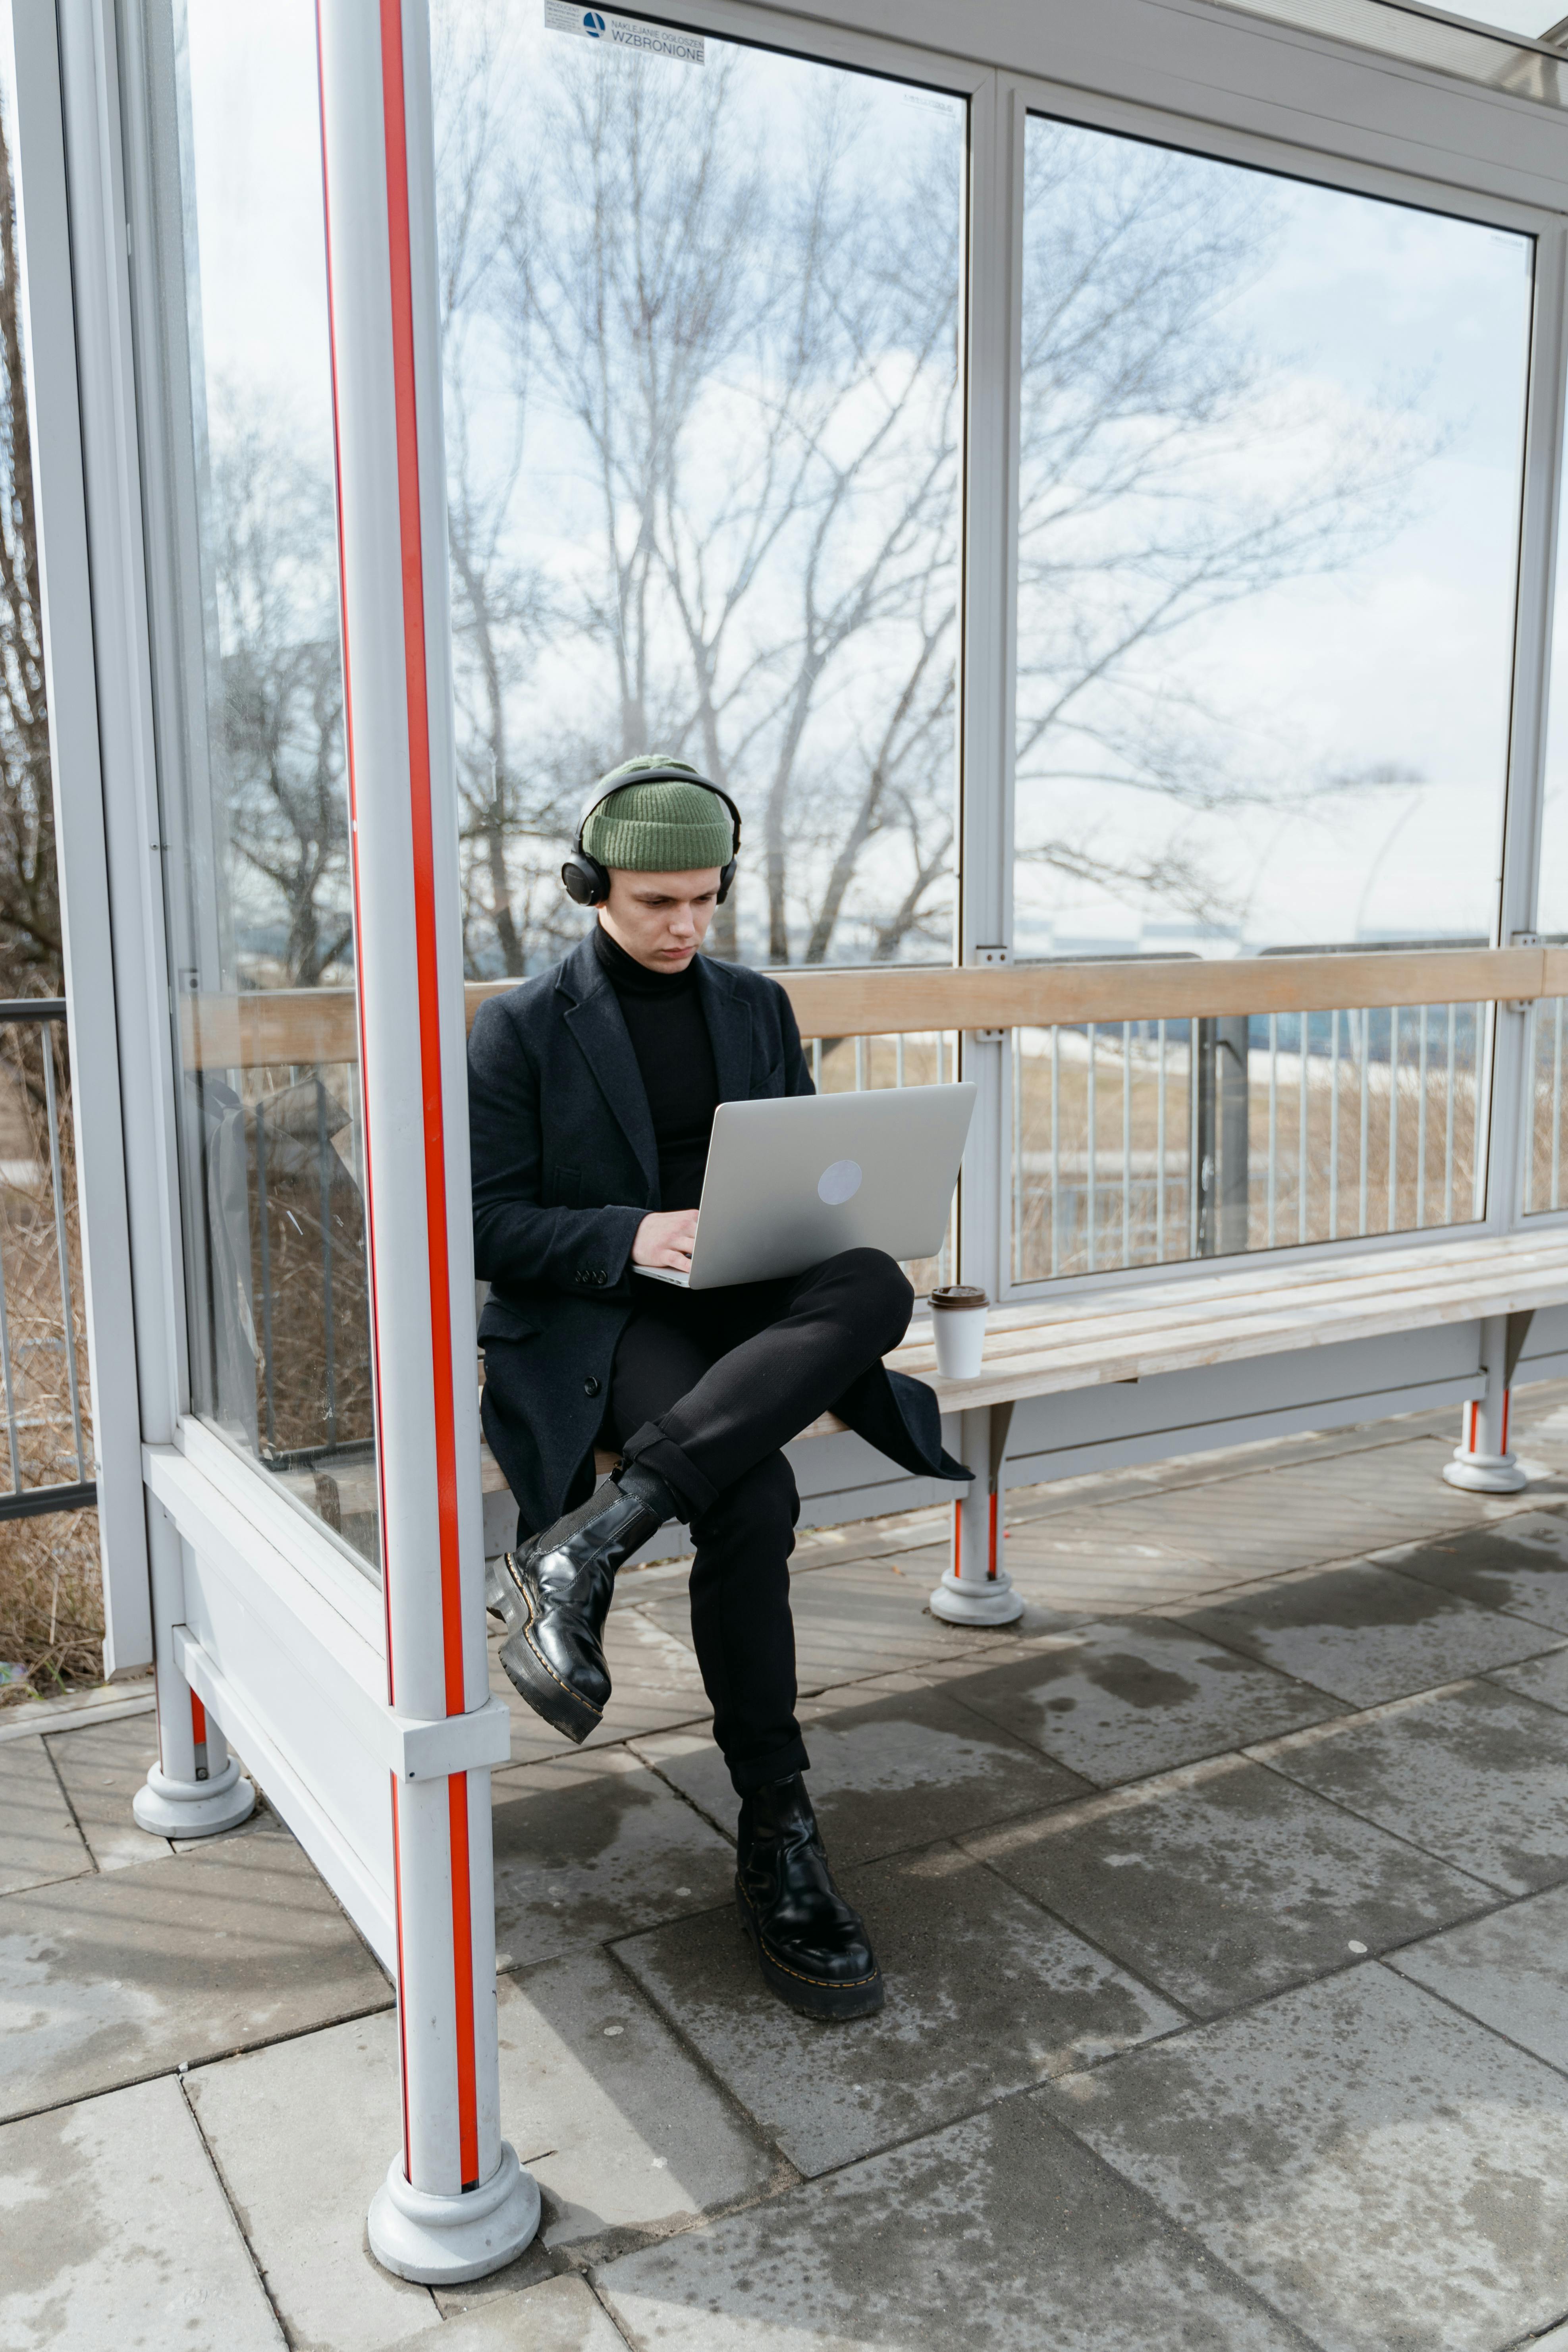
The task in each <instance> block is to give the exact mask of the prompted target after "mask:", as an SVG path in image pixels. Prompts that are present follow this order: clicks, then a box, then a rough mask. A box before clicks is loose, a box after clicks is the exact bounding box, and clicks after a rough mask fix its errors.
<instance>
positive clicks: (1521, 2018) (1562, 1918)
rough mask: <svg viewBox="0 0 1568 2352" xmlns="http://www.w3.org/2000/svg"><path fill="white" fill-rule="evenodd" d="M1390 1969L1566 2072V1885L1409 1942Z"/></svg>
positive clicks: (1567, 1925) (1567, 1982) (1567, 1953)
mask: <svg viewBox="0 0 1568 2352" xmlns="http://www.w3.org/2000/svg"><path fill="white" fill-rule="evenodd" d="M1390 1965H1391V1966H1392V1967H1394V1968H1396V1969H1398V1970H1399V1971H1400V1973H1401V1975H1402V1976H1407V1977H1410V1978H1413V1979H1415V1982H1416V1983H1417V1984H1423V1985H1426V1987H1428V1989H1429V1990H1431V1991H1433V1992H1436V1993H1441V1994H1442V1996H1443V1998H1444V2000H1450V2001H1452V2002H1453V2004H1454V2006H1455V2008H1456V2009H1463V2010H1468V2012H1469V2014H1470V2015H1471V2016H1472V2017H1475V2018H1479V2020H1480V2022H1481V2023H1482V2024H1483V2025H1489V2026H1491V2027H1493V2028H1494V2029H1495V2030H1496V2032H1499V2033H1505V2034H1507V2036H1508V2038H1509V2040H1510V2042H1522V2043H1523V2045H1524V2047H1525V2049H1527V2050H1533V2051H1534V2053H1535V2054H1536V2056H1537V2057H1538V2058H1544V2059H1546V2060H1547V2061H1548V2062H1549V2063H1551V2064H1552V2065H1553V2066H1560V2067H1562V2068H1563V2070H1564V2071H1565V2072H1568V1888H1565V1887H1555V1888H1553V1889H1552V1891H1551V1892H1550V1893H1549V1894H1546V1895H1530V1896H1529V1897H1528V1898H1527V1899H1526V1900H1525V1901H1524V1902H1522V1903H1510V1905H1509V1906H1508V1907H1507V1909H1506V1910H1502V1911H1494V1912H1493V1913H1492V1915H1491V1916H1490V1917H1489V1918H1488V1919H1472V1920H1470V1921H1469V1922H1468V1924H1467V1925H1466V1926H1464V1927H1449V1928H1447V1930H1446V1931H1445V1932H1444V1933H1443V1934H1442V1935H1440V1936H1431V1937H1427V1938H1426V1941H1425V1942H1424V1943H1420V1944H1410V1945H1407V1946H1406V1947H1405V1950H1404V1951H1402V1952H1396V1953H1394V1954H1392V1955H1391V1956H1390Z"/></svg>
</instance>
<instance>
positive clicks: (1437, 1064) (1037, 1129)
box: [1012, 1003, 1489, 1283]
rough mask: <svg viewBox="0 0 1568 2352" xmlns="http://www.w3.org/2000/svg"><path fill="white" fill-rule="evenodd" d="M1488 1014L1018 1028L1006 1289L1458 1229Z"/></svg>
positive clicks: (1472, 1202)
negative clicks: (1133, 1268) (1144, 1267)
mask: <svg viewBox="0 0 1568 2352" xmlns="http://www.w3.org/2000/svg"><path fill="white" fill-rule="evenodd" d="M1488 1034H1489V1019H1488V1007H1487V1006H1486V1005H1485V1004H1484V1003H1452V1004H1447V1005H1415V1006H1399V1005H1391V1006H1381V1007H1380V1006H1370V1007H1361V1008H1354V1007H1345V1006H1340V1007H1335V1008H1331V1009H1330V1010H1328V1011H1326V1012H1321V1013H1310V1012H1300V1013H1264V1014H1247V1013H1226V1014H1220V1015H1213V1016H1210V1017H1208V1018H1206V1019H1205V1018H1200V1019H1196V1020H1188V1021H1172V1020H1152V1021H1121V1022H1115V1023H1102V1022H1094V1021H1089V1022H1086V1023H1083V1024H1072V1025H1058V1026H1053V1027H1051V1028H1049V1029H1045V1030H1041V1029H1020V1030H1018V1031H1016V1032H1015V1034H1014V1039H1013V1071H1012V1078H1013V1122H1012V1124H1013V1199H1014V1213H1013V1278H1014V1280H1015V1281H1016V1282H1020V1283H1022V1282H1035V1281H1041V1280H1050V1279H1053V1278H1059V1277H1061V1276H1068V1275H1077V1274H1085V1273H1089V1274H1092V1273H1097V1272H1110V1271H1115V1270H1120V1269H1121V1268H1123V1267H1128V1266H1134V1265H1172V1264H1174V1263H1177V1262H1179V1261H1182V1260H1189V1259H1194V1258H1206V1257H1222V1256H1231V1255H1237V1254H1238V1253H1241V1252H1244V1251H1247V1250H1258V1249H1276V1248H1281V1247H1285V1246H1288V1245H1289V1244H1293V1243H1294V1244H1301V1243H1307V1242H1321V1241H1337V1240H1345V1239H1351V1238H1355V1237H1360V1236H1364V1235H1368V1234H1391V1233H1402V1232H1410V1231H1418V1230H1425V1229H1428V1228H1440V1227H1443V1226H1447V1225H1455V1224H1463V1223H1468V1222H1470V1221H1471V1220H1473V1219H1475V1218H1477V1217H1479V1215H1480V1214H1481V1213H1482V1209H1483V1203H1482V1201H1481V1198H1480V1186H1481V1181H1482V1173H1483V1171H1482V1169H1481V1166H1480V1162H1479V1155H1478V1153H1477V1150H1476V1138H1477V1135H1478V1133H1479V1131H1480V1125H1481V1118H1482V1107H1481V1094H1482V1088H1483V1082H1484V1072H1485V1069H1486V1066H1487V1039H1488Z"/></svg>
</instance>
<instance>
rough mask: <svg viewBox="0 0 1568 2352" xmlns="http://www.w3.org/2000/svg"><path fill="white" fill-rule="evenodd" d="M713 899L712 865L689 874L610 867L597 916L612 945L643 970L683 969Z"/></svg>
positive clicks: (714, 878)
mask: <svg viewBox="0 0 1568 2352" xmlns="http://www.w3.org/2000/svg"><path fill="white" fill-rule="evenodd" d="M718 903H719V868H718V867H717V866H702V867H700V868H699V870H698V871H697V872H696V873H693V874H630V873H628V872H626V869H625V867H623V866H612V867H611V869H610V895H609V897H608V898H606V899H605V903H604V905H603V906H602V907H601V908H600V909H599V920H600V922H601V923H603V925H604V926H605V929H606V930H607V931H608V933H609V935H610V937H611V938H612V939H613V940H615V942H616V946H617V947H622V948H625V950H626V953H627V955H629V956H631V957H633V958H635V960H636V961H637V962H638V963H640V964H646V965H647V969H648V971H671V972H674V971H685V970H686V967H687V965H688V964H689V962H690V961H691V959H692V957H693V956H694V955H695V954H696V953H697V950H698V949H699V948H700V946H701V945H702V941H703V940H704V938H705V937H706V935H707V931H708V926H709V924H710V922H711V921H712V919H713V909H714V908H715V907H716V906H717V905H718Z"/></svg>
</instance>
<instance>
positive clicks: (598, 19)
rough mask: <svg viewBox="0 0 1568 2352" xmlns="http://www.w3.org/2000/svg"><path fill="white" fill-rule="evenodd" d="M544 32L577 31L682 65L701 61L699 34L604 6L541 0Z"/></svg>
mask: <svg viewBox="0 0 1568 2352" xmlns="http://www.w3.org/2000/svg"><path fill="white" fill-rule="evenodd" d="M544 29H545V31H546V32H547V33H580V34H582V35H583V37H584V39H586V40H590V41H603V42H604V44H605V47H606V48H611V49H638V50H640V51H641V52H642V54H643V56H644V57H649V58H675V59H677V61H678V62H679V64H681V65H683V66H700V65H701V64H702V63H703V62H704V56H705V51H704V45H703V40H702V36H701V34H700V33H681V32H678V31H677V30H676V28H675V26H673V25H647V24H645V23H644V22H643V20H642V18H641V17H640V16H611V15H610V14H609V12H608V10H607V9H600V8H575V7H574V6H572V5H571V0H544Z"/></svg>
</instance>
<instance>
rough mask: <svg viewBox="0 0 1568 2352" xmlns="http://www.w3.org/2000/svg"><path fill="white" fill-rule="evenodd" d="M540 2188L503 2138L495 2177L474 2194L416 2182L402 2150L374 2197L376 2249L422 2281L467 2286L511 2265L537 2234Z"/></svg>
mask: <svg viewBox="0 0 1568 2352" xmlns="http://www.w3.org/2000/svg"><path fill="white" fill-rule="evenodd" d="M538 2228H539V2189H538V2188H537V2186H536V2184H535V2182H534V2179H533V2175H532V2174H531V2172H524V2170H523V2168H522V2167H521V2164H519V2162H518V2160H517V2151H516V2149H515V2148H513V2147H510V2146H509V2145H508V2143H507V2142H506V2141H505V2140H502V2142H501V2150H500V2164H498V2165H497V2167H496V2168H495V2171H494V2172H493V2173H492V2174H491V2175H490V2178H489V2179H488V2180H487V2181H485V2182H484V2183H483V2185H482V2186H481V2187H479V2188H478V2189H469V2190H468V2194H467V2195H466V2196H461V2195H459V2196H457V2197H443V2196H438V2195H437V2194H436V2193H435V2192H434V2191H433V2190H431V2189H411V2188H410V2187H409V2185H408V2182H407V2181H406V2180H405V2179H404V2176H403V2158H402V2157H401V2156H395V2157H394V2158H393V2159H392V2162H391V2164H390V2165H389V2166H388V2167H387V2172H386V2179H384V2181H383V2182H382V2184H381V2187H380V2188H379V2189H377V2190H376V2192H375V2195H374V2197H373V2198H372V2200H371V2204H370V2221H369V2234H370V2250H371V2252H372V2253H373V2254H374V2256H375V2259H376V2261H377V2262H378V2263H380V2264H381V2266H382V2268H383V2270H386V2271H391V2272H393V2273H395V2276H396V2277H398V2278H405V2279H416V2280H417V2281H418V2283H419V2284H420V2285H421V2286H460V2285H461V2284H462V2283H463V2281H464V2280H465V2279H477V2278H488V2277H489V2273H491V2271H499V2270H504V2269H505V2267H506V2265H507V2263H514V2262H516V2260H517V2258H518V2256H519V2254H521V2253H522V2252H524V2251H525V2250H526V2249H527V2248H528V2247H529V2246H531V2244H532V2242H533V2238H534V2232H535V2231H537V2230H538Z"/></svg>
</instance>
